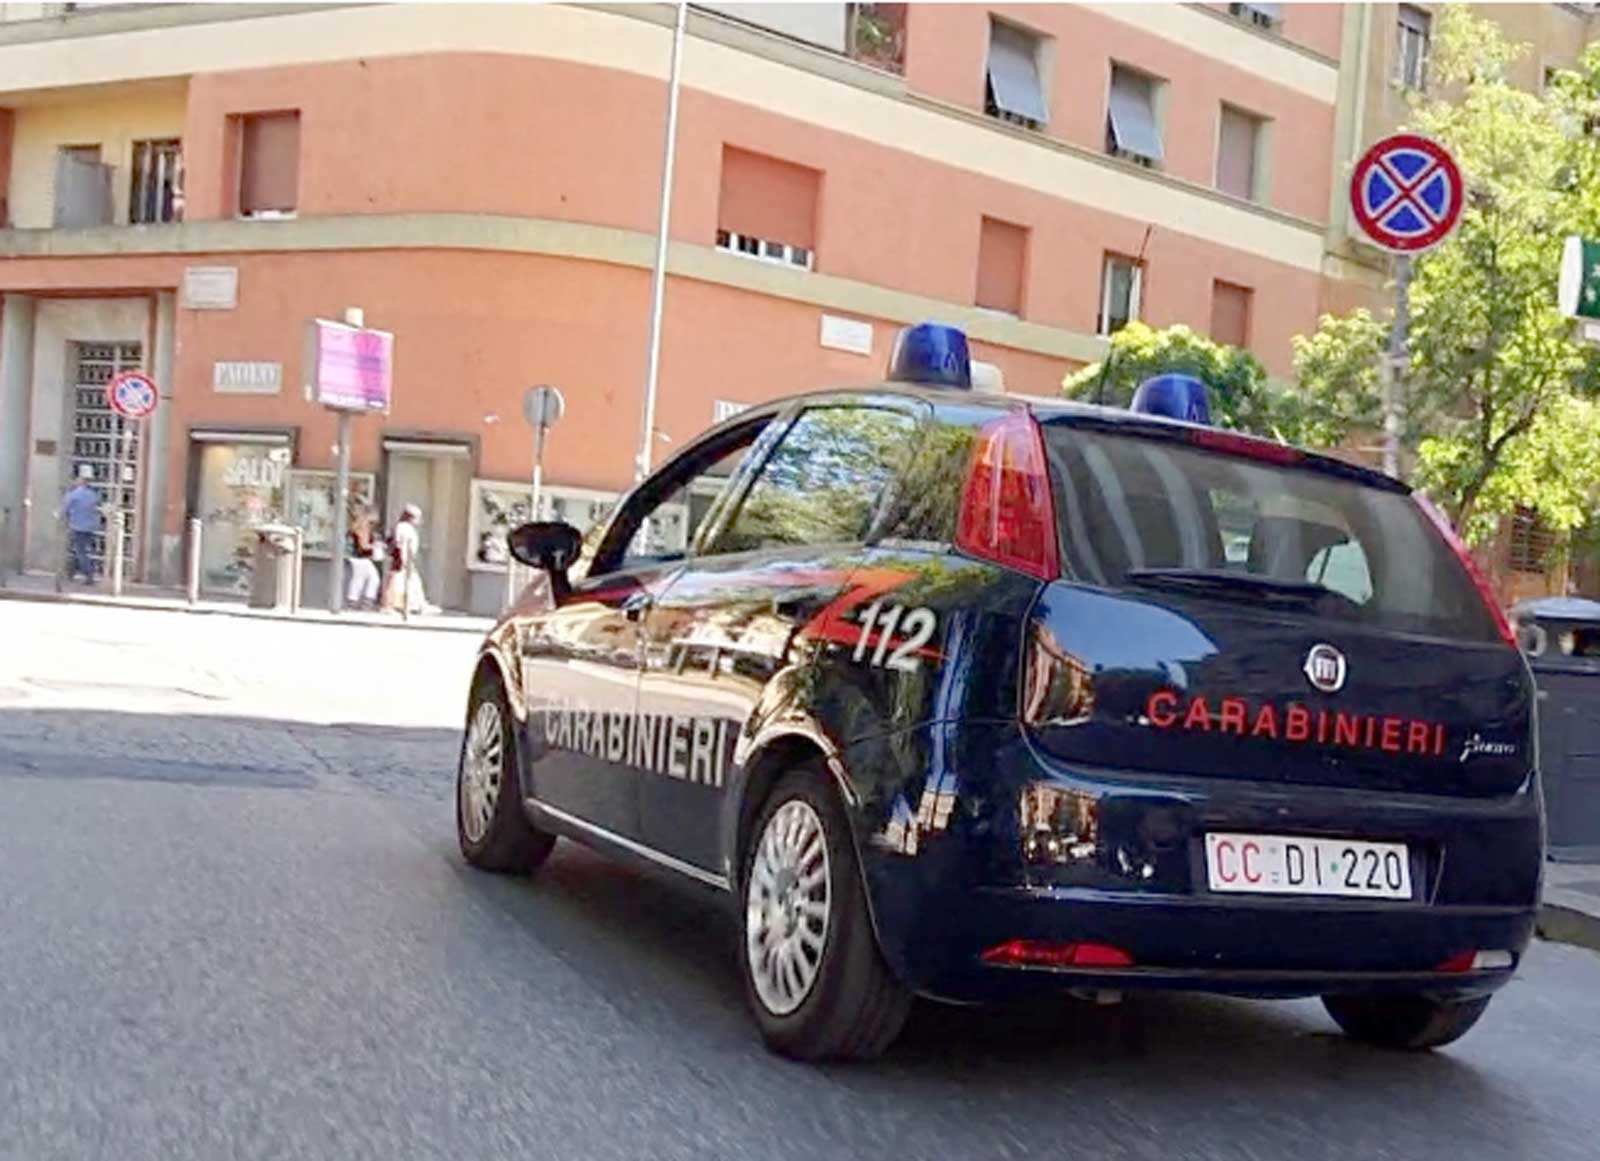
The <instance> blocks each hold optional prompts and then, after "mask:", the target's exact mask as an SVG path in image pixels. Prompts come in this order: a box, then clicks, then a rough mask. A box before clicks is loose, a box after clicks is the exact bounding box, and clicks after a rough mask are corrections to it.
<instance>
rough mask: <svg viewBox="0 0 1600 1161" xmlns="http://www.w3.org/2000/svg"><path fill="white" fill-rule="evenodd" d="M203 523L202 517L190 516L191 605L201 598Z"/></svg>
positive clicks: (189, 583)
mask: <svg viewBox="0 0 1600 1161" xmlns="http://www.w3.org/2000/svg"><path fill="white" fill-rule="evenodd" d="M201 528H202V525H201V523H200V517H198V516H191V517H189V562H188V564H189V568H188V577H187V580H188V593H187V595H188V598H189V603H190V604H191V605H193V604H197V603H198V602H199V600H200V537H201V535H202V532H201Z"/></svg>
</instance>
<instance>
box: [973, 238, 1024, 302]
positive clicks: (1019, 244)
mask: <svg viewBox="0 0 1600 1161" xmlns="http://www.w3.org/2000/svg"><path fill="white" fill-rule="evenodd" d="M1027 255H1028V231H1027V229H1026V228H1025V227H1023V226H1015V225H1012V224H1011V223H1010V222H1002V221H1000V220H999V219H997V218H984V219H983V224H982V226H981V227H980V229H979V233H978V288H977V293H976V294H975V295H974V298H973V301H974V302H976V303H977V304H978V305H979V306H981V307H986V308H988V309H989V310H1003V311H1005V312H1006V313H1007V314H1014V315H1021V314H1022V283H1023V274H1024V271H1025V270H1026V268H1027Z"/></svg>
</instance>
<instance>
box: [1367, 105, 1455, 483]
mask: <svg viewBox="0 0 1600 1161" xmlns="http://www.w3.org/2000/svg"><path fill="white" fill-rule="evenodd" d="M1464 195H1465V189H1464V187H1463V184H1462V181H1461V170H1460V169H1458V168H1457V166H1456V163H1455V159H1454V158H1453V157H1451V156H1450V154H1449V153H1448V152H1447V151H1446V150H1445V148H1444V147H1443V146H1442V145H1440V144H1439V143H1438V142H1436V141H1433V140H1430V139H1429V138H1427V137H1421V136H1418V135H1417V134H1415V133H1395V134H1392V135H1390V136H1388V137H1385V138H1383V139H1382V140H1380V141H1378V142H1377V143H1376V144H1374V145H1373V146H1372V148H1370V149H1368V150H1367V152H1366V153H1365V154H1363V155H1362V157H1361V160H1360V161H1358V162H1356V166H1355V170H1354V171H1353V172H1352V173H1351V175H1350V208H1351V211H1352V213H1353V214H1354V216H1355V219H1356V224H1357V225H1359V226H1360V227H1361V230H1362V232H1363V233H1364V234H1366V236H1367V237H1368V238H1369V239H1370V240H1371V241H1372V242H1373V243H1374V244H1375V245H1378V246H1381V247H1382V248H1383V249H1385V250H1387V251H1389V253H1390V254H1391V255H1393V259H1392V271H1393V274H1394V292H1395V304H1394V325H1393V327H1392V328H1391V329H1390V331H1389V344H1388V349H1387V351H1386V353H1385V355H1384V360H1383V368H1382V374H1383V388H1384V390H1383V470H1384V471H1385V472H1387V473H1388V474H1389V475H1391V476H1399V474H1400V437H1401V435H1402V434H1404V426H1405V374H1406V368H1407V365H1408V363H1409V361H1410V330H1411V255H1413V254H1416V253H1418V252H1420V251H1422V250H1426V249H1428V248H1429V247H1431V246H1437V245H1438V244H1439V243H1440V242H1442V241H1444V240H1445V238H1446V237H1448V236H1449V234H1450V231H1451V230H1453V229H1455V226H1456V223H1457V222H1458V221H1459V220H1460V219H1461V205H1462V199H1463V197H1464Z"/></svg>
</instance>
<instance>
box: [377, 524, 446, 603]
mask: <svg viewBox="0 0 1600 1161" xmlns="http://www.w3.org/2000/svg"><path fill="white" fill-rule="evenodd" d="M421 523H422V509H421V508H419V507H417V506H416V505H415V504H407V505H406V506H405V507H404V508H403V509H401V512H400V519H399V520H398V521H396V523H395V526H394V532H393V533H392V534H391V535H390V537H389V579H388V582H387V585H386V588H385V590H384V596H383V607H384V608H385V609H387V610H389V611H390V612H392V613H399V612H404V611H407V610H408V609H409V611H410V612H413V613H436V612H438V611H439V610H438V608H437V607H435V606H433V605H430V604H428V598H427V594H426V593H425V592H424V591H423V588H422V574H421V573H420V572H418V571H417V553H418V552H419V551H420V550H421V548H422V533H421V530H420V528H419V525H421Z"/></svg>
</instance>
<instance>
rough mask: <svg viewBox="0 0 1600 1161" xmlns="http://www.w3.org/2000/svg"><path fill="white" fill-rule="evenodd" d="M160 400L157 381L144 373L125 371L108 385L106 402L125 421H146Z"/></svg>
mask: <svg viewBox="0 0 1600 1161" xmlns="http://www.w3.org/2000/svg"><path fill="white" fill-rule="evenodd" d="M159 400H160V396H159V395H158V394H157V393H156V382H155V380H154V379H152V378H150V376H148V375H146V374H145V373H144V372H142V371H124V372H123V373H122V374H120V375H118V376H116V378H114V379H112V380H111V382H109V383H107V384H106V402H108V403H110V404H111V410H112V411H115V412H116V413H117V414H118V415H120V416H122V417H123V418H124V419H144V418H145V417H146V416H148V415H149V414H150V413H151V412H152V411H154V410H155V409H156V403H157V402H159Z"/></svg>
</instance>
